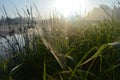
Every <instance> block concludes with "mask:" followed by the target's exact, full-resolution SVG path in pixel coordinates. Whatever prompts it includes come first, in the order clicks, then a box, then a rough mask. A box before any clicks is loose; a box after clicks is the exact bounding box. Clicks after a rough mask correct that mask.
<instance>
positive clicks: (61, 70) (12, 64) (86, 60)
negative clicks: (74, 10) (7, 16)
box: [0, 9, 120, 80]
mask: <svg viewBox="0 0 120 80" xmlns="http://www.w3.org/2000/svg"><path fill="white" fill-rule="evenodd" d="M26 15H27V16H28V22H29V23H28V24H27V26H28V27H30V28H29V29H27V30H24V34H22V33H21V36H22V38H23V39H21V38H20V39H19V38H17V37H16V34H15V33H14V32H13V33H12V34H8V35H9V36H11V40H10V39H8V38H7V37H6V36H3V35H0V37H1V38H3V39H5V41H6V43H7V45H8V46H7V48H6V47H4V46H2V47H3V48H4V50H5V51H6V52H7V54H5V56H0V59H1V60H0V80H120V76H119V75H120V20H119V19H114V18H113V17H112V16H111V17H110V19H105V20H100V21H92V22H91V21H88V20H85V19H81V16H72V18H70V19H66V18H64V17H63V16H59V17H58V16H56V15H53V16H51V17H50V18H49V19H44V20H43V19H42V18H41V17H40V16H39V19H40V20H39V21H40V22H37V24H36V25H34V24H33V22H32V19H33V16H32V13H31V12H30V9H27V10H26ZM7 25H8V26H9V25H10V24H7ZM21 25H22V27H24V26H23V24H21ZM21 25H20V26H21ZM30 29H31V30H30ZM20 30H22V29H20ZM21 32H23V31H21ZM19 34H20V33H19ZM20 42H24V44H23V45H21V43H20ZM0 44H3V43H0Z"/></svg>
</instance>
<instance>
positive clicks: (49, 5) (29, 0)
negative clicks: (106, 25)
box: [0, 0, 119, 17]
mask: <svg viewBox="0 0 120 80" xmlns="http://www.w3.org/2000/svg"><path fill="white" fill-rule="evenodd" d="M64 1H65V3H64V5H68V4H69V3H70V1H71V0H64ZM74 1H80V2H83V1H84V4H83V6H84V8H85V9H86V10H87V11H90V10H91V9H92V8H93V7H96V6H98V5H100V4H106V5H109V6H113V4H114V3H116V2H117V1H119V0H74ZM33 3H35V5H36V6H37V7H38V8H39V12H40V13H41V15H44V16H47V15H48V14H49V12H50V11H53V10H54V9H56V7H55V5H61V6H62V7H63V8H64V7H65V6H64V5H63V4H62V3H61V0H0V16H1V15H3V9H2V5H4V6H5V8H6V11H7V13H8V16H11V17H14V16H16V10H15V7H14V5H15V6H16V7H17V9H18V10H19V12H20V13H21V14H22V13H23V10H22V9H26V7H29V5H32V6H33ZM59 3H61V4H59ZM70 5H71V6H73V5H72V4H69V6H70ZM70 8H71V7H70ZM33 9H35V8H34V7H33ZM73 9H74V8H73ZM64 11H65V10H64V9H63V12H64ZM34 12H35V11H34Z"/></svg>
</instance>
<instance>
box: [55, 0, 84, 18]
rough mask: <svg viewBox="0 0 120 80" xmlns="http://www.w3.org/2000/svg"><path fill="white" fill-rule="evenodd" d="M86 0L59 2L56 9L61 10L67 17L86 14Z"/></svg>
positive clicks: (62, 0) (63, 0) (59, 0)
mask: <svg viewBox="0 0 120 80" xmlns="http://www.w3.org/2000/svg"><path fill="white" fill-rule="evenodd" d="M85 4H86V2H85V0H57V1H56V3H55V5H54V7H55V8H56V9H57V10H59V12H60V13H62V14H63V15H64V16H65V17H68V16H71V15H74V14H75V13H81V14H84V13H85V9H86V7H85Z"/></svg>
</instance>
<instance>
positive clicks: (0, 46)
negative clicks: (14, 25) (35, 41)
mask: <svg viewBox="0 0 120 80" xmlns="http://www.w3.org/2000/svg"><path fill="white" fill-rule="evenodd" d="M11 46H12V47H13V48H14V49H15V50H18V47H20V48H23V47H24V46H25V40H24V38H23V35H21V34H15V35H13V36H5V37H4V38H3V37H2V38H0V55H2V56H4V55H6V54H8V53H9V52H10V50H12V48H11Z"/></svg>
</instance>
